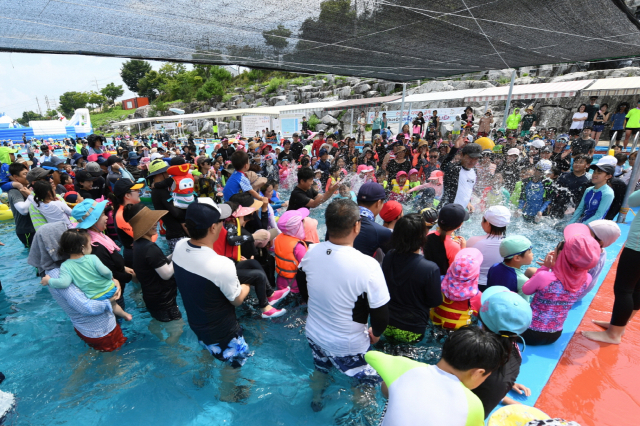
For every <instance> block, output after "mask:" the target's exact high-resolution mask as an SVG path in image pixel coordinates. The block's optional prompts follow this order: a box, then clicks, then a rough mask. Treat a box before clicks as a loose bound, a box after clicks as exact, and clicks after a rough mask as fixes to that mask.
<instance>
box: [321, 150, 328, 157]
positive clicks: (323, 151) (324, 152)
mask: <svg viewBox="0 0 640 426" xmlns="http://www.w3.org/2000/svg"><path fill="white" fill-rule="evenodd" d="M327 154H328V152H327V150H326V149H324V148H322V149H321V150H320V157H322V156H323V155H327Z"/></svg>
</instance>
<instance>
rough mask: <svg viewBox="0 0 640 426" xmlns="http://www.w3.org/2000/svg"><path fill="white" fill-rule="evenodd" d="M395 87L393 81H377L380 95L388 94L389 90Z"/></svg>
mask: <svg viewBox="0 0 640 426" xmlns="http://www.w3.org/2000/svg"><path fill="white" fill-rule="evenodd" d="M395 88H396V84H395V83H389V82H386V81H381V82H379V83H378V89H377V90H378V92H380V93H381V94H382V95H385V96H386V95H388V94H390V93H391V92H393V90H394V89H395Z"/></svg>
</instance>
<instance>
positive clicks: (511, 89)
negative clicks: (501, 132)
mask: <svg viewBox="0 0 640 426" xmlns="http://www.w3.org/2000/svg"><path fill="white" fill-rule="evenodd" d="M515 81H516V70H515V69H514V70H513V71H511V86H509V96H507V105H506V106H505V108H504V117H503V118H502V127H503V128H506V127H507V117H508V116H509V108H510V107H511V94H512V93H513V83H514V82H515Z"/></svg>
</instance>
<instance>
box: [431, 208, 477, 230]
mask: <svg viewBox="0 0 640 426" xmlns="http://www.w3.org/2000/svg"><path fill="white" fill-rule="evenodd" d="M467 220H469V212H468V211H467V210H466V209H465V208H464V207H462V206H461V205H460V204H455V203H450V204H447V205H446V206H444V207H442V209H441V210H440V213H439V214H438V221H439V222H441V223H442V224H443V225H446V226H447V228H457V227H458V226H460V225H462V223H463V222H465V221H467Z"/></svg>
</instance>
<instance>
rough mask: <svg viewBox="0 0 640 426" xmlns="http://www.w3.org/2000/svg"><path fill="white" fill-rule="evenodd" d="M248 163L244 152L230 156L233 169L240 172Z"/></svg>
mask: <svg viewBox="0 0 640 426" xmlns="http://www.w3.org/2000/svg"><path fill="white" fill-rule="evenodd" d="M248 162H249V155H247V153H246V152H244V151H236V152H234V153H233V154H231V164H232V165H233V168H234V169H236V170H238V171H240V170H242V168H243V167H244V166H245V164H247V163H248Z"/></svg>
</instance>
